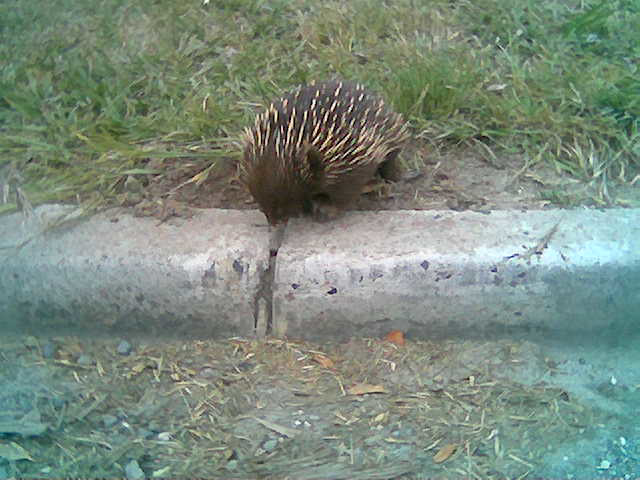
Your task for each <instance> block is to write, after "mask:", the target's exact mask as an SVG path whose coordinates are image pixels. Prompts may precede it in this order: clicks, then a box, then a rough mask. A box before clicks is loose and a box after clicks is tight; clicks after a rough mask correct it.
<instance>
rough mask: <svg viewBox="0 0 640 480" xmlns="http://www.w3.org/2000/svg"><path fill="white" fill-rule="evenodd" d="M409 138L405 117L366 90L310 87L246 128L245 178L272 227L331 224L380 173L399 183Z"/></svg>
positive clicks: (279, 102)
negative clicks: (309, 220) (306, 219)
mask: <svg viewBox="0 0 640 480" xmlns="http://www.w3.org/2000/svg"><path fill="white" fill-rule="evenodd" d="M407 137H408V133H407V127H406V124H405V122H404V120H403V119H402V117H401V116H400V115H399V114H397V113H394V112H393V111H391V110H390V109H389V108H387V107H386V106H385V104H384V102H383V100H382V99H381V98H379V97H378V96H376V95H375V94H373V93H371V92H370V91H368V90H366V89H365V88H364V87H362V86H361V85H357V84H351V83H347V82H340V81H329V82H323V83H317V84H310V85H308V86H303V87H300V88H298V89H297V90H295V91H293V92H292V93H290V94H288V95H286V96H284V97H282V98H281V99H279V100H277V101H275V102H273V103H272V104H271V105H270V106H269V108H268V109H267V110H266V111H265V112H263V113H261V114H259V115H258V116H257V118H256V121H255V124H254V125H253V127H251V128H247V129H246V131H245V133H244V136H243V140H244V156H243V158H242V160H241V162H240V175H241V179H242V181H243V183H244V184H245V185H246V186H247V188H248V190H249V191H250V192H251V194H252V195H253V198H254V199H255V200H256V202H257V203H258V206H259V207H260V210H262V212H263V213H264V214H265V215H266V217H267V220H268V221H269V223H270V224H271V225H276V224H279V223H283V222H285V221H286V220H288V219H289V218H290V217H295V216H299V215H302V214H308V215H311V216H312V217H313V218H314V219H316V220H328V219H331V218H334V217H335V216H336V215H337V214H338V213H339V212H340V211H342V210H344V209H347V208H348V207H349V206H351V205H352V204H353V203H354V202H355V201H356V200H357V198H358V197H359V195H360V194H361V193H362V190H363V188H364V187H365V185H366V184H367V183H369V182H371V181H372V180H373V179H374V178H375V176H376V175H378V174H379V175H380V176H382V177H383V178H387V179H389V180H396V179H397V178H396V176H397V174H398V172H399V165H398V154H399V152H400V150H401V148H402V145H403V143H404V142H405V141H406V139H407Z"/></svg>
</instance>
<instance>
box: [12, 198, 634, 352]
mask: <svg viewBox="0 0 640 480" xmlns="http://www.w3.org/2000/svg"><path fill="white" fill-rule="evenodd" d="M68 211H69V210H68V209H67V208H63V207H59V206H46V207H40V208H38V209H37V210H36V216H37V218H38V219H39V220H37V221H36V220H30V221H25V219H24V217H23V216H22V215H19V214H13V215H6V216H4V217H0V247H5V248H2V249H1V250H0V324H1V325H2V329H3V330H6V331H21V332H32V333H44V332H56V333H58V332H68V333H81V332H86V333H99V332H117V333H118V334H119V335H122V334H123V333H124V332H143V333H152V334H157V335H161V334H176V335H187V336H196V337H210V336H218V337H219V336H233V335H244V336H246V335H253V334H255V333H257V334H258V335H262V334H264V332H265V331H266V329H267V326H268V324H271V326H272V327H273V328H272V330H273V332H274V333H275V334H276V335H287V336H292V337H296V338H306V339H314V340H319V339H331V340H344V339H347V338H348V337H350V336H353V335H358V336H378V335H381V334H383V333H385V332H388V331H390V330H394V329H401V330H404V331H405V332H406V333H407V334H408V335H409V336H415V337H425V336H429V337H433V336H441V335H445V336H448V335H465V334H470V335H473V336H477V335H478V334H479V333H480V332H484V333H486V334H487V335H496V334H502V333H504V332H507V333H511V332H527V331H528V332H531V331H552V332H576V331H586V330H594V329H602V328H606V327H612V326H613V327H616V328H618V329H619V330H620V331H624V330H625V329H627V328H634V327H635V326H636V325H637V324H638V323H637V322H638V321H639V320H640V210H639V209H634V210H632V209H626V210H606V211H598V210H587V209H578V210H548V211H528V212H518V211H495V212H492V213H491V214H482V213H475V212H450V211H446V212H435V211H385V212H377V213H373V212H366V213H365V212H351V213H348V214H347V215H345V216H344V217H342V218H340V219H339V220H337V221H335V222H332V223H328V224H314V223H311V222H309V221H305V220H303V219H301V220H295V221H292V222H290V224H289V226H288V227H287V230H286V232H285V235H284V238H283V243H282V245H281V247H280V249H279V251H278V255H277V257H275V258H271V262H270V254H269V248H268V247H269V235H268V231H267V228H266V226H265V220H264V217H263V216H262V214H260V213H259V212H256V211H232V210H201V211H198V212H197V213H196V214H195V216H194V217H193V218H192V219H188V220H185V219H177V220H170V221H169V222H166V223H162V224H158V221H157V220H156V219H149V218H134V217H132V216H131V215H130V214H129V213H127V212H115V211H114V212H108V213H104V214H100V215H97V216H95V217H93V218H91V219H89V220H86V221H80V222H78V223H77V224H76V225H73V226H68V227H65V228H64V229H60V230H54V231H53V232H50V233H43V234H39V233H38V232H39V231H40V230H42V225H46V224H49V223H50V222H51V221H52V219H53V218H57V217H60V216H61V215H63V214H64V213H66V212H68ZM26 239H31V240H30V241H29V242H28V243H27V244H26V245H24V246H23V247H21V248H19V249H16V248H6V247H7V246H15V245H18V244H20V243H22V242H24V241H25V240H26ZM270 263H271V268H270V267H269V265H270Z"/></svg>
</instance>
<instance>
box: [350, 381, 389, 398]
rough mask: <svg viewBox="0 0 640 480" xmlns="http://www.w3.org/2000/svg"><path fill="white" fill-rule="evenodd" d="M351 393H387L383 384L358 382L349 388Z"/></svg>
mask: <svg viewBox="0 0 640 480" xmlns="http://www.w3.org/2000/svg"><path fill="white" fill-rule="evenodd" d="M347 393H348V394H349V395H364V394H365V393H387V391H386V390H385V389H384V387H383V386H382V385H371V384H369V383H356V384H355V385H351V387H349V388H348V389H347Z"/></svg>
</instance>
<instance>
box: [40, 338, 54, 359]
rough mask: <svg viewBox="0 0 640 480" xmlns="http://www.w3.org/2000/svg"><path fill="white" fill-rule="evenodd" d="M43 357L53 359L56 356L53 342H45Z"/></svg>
mask: <svg viewBox="0 0 640 480" xmlns="http://www.w3.org/2000/svg"><path fill="white" fill-rule="evenodd" d="M42 356H43V357H44V358H53V357H55V356H56V346H55V345H54V343H53V342H45V344H44V345H42Z"/></svg>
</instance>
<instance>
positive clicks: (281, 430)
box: [253, 417, 300, 438]
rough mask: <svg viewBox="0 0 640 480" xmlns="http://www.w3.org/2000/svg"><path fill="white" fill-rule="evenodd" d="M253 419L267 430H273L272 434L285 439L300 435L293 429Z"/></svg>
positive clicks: (256, 418)
mask: <svg viewBox="0 0 640 480" xmlns="http://www.w3.org/2000/svg"><path fill="white" fill-rule="evenodd" d="M253 419H254V420H256V421H257V422H258V423H261V424H262V425H264V426H265V427H267V428H268V429H269V430H273V431H274V432H276V433H279V434H280V435H284V436H285V437H289V438H293V437H295V436H296V435H297V434H299V433H300V431H299V430H296V429H295V428H289V427H285V426H284V425H278V424H277V423H273V422H270V421H269V420H263V419H261V418H258V417H253Z"/></svg>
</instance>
